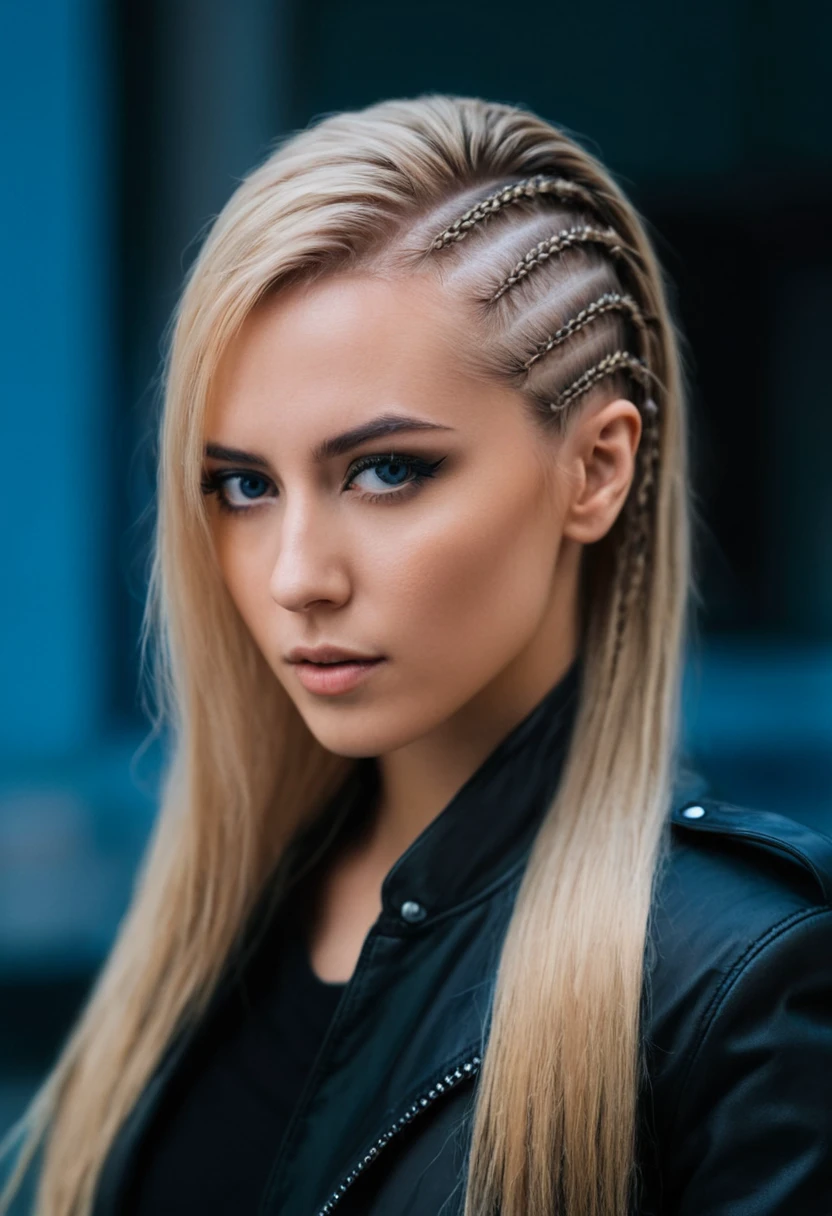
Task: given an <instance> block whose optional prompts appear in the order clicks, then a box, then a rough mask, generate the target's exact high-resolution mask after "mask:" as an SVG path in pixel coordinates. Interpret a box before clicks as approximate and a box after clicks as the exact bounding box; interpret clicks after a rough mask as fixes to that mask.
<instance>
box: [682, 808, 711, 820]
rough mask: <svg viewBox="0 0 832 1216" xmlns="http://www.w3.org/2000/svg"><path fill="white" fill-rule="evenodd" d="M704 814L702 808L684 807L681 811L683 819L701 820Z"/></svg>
mask: <svg viewBox="0 0 832 1216" xmlns="http://www.w3.org/2000/svg"><path fill="white" fill-rule="evenodd" d="M704 814H705V808H704V806H686V807H685V809H684V810H683V811H682V818H683V819H701V818H702V816H703V815H704Z"/></svg>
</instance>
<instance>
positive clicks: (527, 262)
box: [489, 224, 635, 304]
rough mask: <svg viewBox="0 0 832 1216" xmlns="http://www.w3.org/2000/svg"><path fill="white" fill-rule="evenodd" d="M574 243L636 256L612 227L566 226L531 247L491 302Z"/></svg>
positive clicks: (615, 254)
mask: <svg viewBox="0 0 832 1216" xmlns="http://www.w3.org/2000/svg"><path fill="white" fill-rule="evenodd" d="M573 245H603V246H604V247H605V248H606V249H608V250H609V251H610V253H611V254H612V256H613V257H624V258H627V257H634V256H635V254H634V253H633V251H631V250H627V249H625V247H624V245H623V244H622V241H621V237H620V236H619V235H618V233H617V232H615V231H614V230H613V229H612V228H593V227H592V225H591V224H578V225H575V226H574V227H572V228H565V229H564V230H563V231H562V232H556V233H555V235H554V236H550V237H547V239H546V240H545V241H540V242H539V243H538V244H537V245H535V247H534V249H530V250H529V252H528V253H527V254H525V255H524V256H523V257H522V258H521V259H520V261H519V262H518V263H517V265H516V266H515V267H514V268H513V269H512V271H511V273H510V274H509V275H508V276H507V277H506V278H505V279H504V280H503V282H502V283H501V284H500V286H499V287H498V288H497V290H496V291H495V292H494V294H493V295H492V296H491V299H490V301H489V302H490V303H491V304H494V303H495V302H496V301H497V300H499V299H500V297H501V296H503V295H505V293H506V292H507V291H510V289H511V288H512V287H514V285H515V284H516V283H519V282H520V281H521V279H525V277H526V276H527V275H528V274H530V273H531V271H532V270H534V268H535V267H536V266H539V265H540V264H541V263H542V262H545V261H546V260H547V259H548V258H551V257H553V256H554V255H555V254H558V253H563V252H564V250H566V249H571V248H572V246H573Z"/></svg>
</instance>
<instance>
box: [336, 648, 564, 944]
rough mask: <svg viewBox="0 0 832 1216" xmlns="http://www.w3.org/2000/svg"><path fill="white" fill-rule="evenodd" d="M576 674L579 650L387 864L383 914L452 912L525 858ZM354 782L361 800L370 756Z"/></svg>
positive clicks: (373, 772) (544, 801)
mask: <svg viewBox="0 0 832 1216" xmlns="http://www.w3.org/2000/svg"><path fill="white" fill-rule="evenodd" d="M580 677H581V659H580V656H579V657H578V658H576V659H575V660H574V661H573V663H572V665H571V666H570V667H569V669H568V670H567V671H566V672H565V673H564V675H563V676H562V677H561V678H560V679H559V680H558V682H557V683H556V684H555V685H553V687H551V688H550V689H549V691H548V692H547V693H546V694H545V696H543V697H542V699H541V700H540V701H539V702H538V703H537V705H535V706H534V707H533V709H532V710H531V711H530V712H529V713H528V714H527V715H526V716H525V717H524V718H523V719H522V720H521V721H520V722H519V723H518V724H517V725H516V726H515V727H514V728H513V729H512V730H511V731H510V733H509V734H508V735H506V736H505V737H504V738H503V739H502V740H501V742H500V743H499V744H497V746H496V747H495V748H494V749H493V750H492V751H491V752H490V753H489V755H488V756H487V757H486V759H485V760H484V761H483V762H482V763H481V764H480V766H479V767H478V768H477V769H476V771H475V772H474V773H473V774H472V775H471V777H469V779H468V780H467V781H466V782H465V784H464V785H463V786H462V787H461V788H460V789H459V790H458V791H457V793H456V794H455V795H454V796H453V797H452V798H451V800H450V802H449V803H448V804H447V805H446V806H445V808H444V809H443V810H442V811H441V812H440V814H439V815H438V816H437V817H436V818H435V819H433V820H432V821H431V823H430V824H428V826H427V827H426V828H425V829H424V831H422V832H421V833H420V835H419V836H418V837H417V838H416V840H414V841H413V843H412V844H411V845H410V847H409V848H408V849H407V850H406V851H405V852H404V853H403V854H402V856H401V857H400V858H399V859H398V861H397V862H396V863H395V864H394V865H393V867H392V869H391V870H390V871H389V873H388V874H387V876H386V878H385V880H384V883H383V884H382V889H381V899H382V915H383V917H384V918H385V920H388V921H395V922H396V923H397V924H398V925H401V924H402V919H404V920H405V922H407V920H408V916H407V913H408V911H410V912H411V914H412V913H413V912H414V907H416V908H418V909H419V910H421V911H417V912H416V916H418V918H419V922H420V923H424V922H425V921H426V920H427V919H429V918H430V919H432V918H433V917H436V916H440V915H442V914H444V913H447V912H450V911H451V910H453V909H454V908H455V907H457V906H459V905H460V904H463V903H465V902H467V901H468V900H470V899H474V898H476V897H477V896H478V895H479V894H481V893H482V892H484V891H485V890H486V889H487V888H489V887H490V886H491V885H492V884H493V883H494V882H496V881H499V880H500V878H502V877H503V876H504V875H506V874H507V873H508V872H509V871H511V870H512V869H513V868H514V867H515V866H516V865H517V864H519V863H520V862H521V861H522V860H523V859H524V857H525V856H526V854H527V853H528V851H529V849H530V847H531V844H532V841H533V838H534V835H535V833H536V830H537V828H538V827H539V825H540V822H541V819H542V817H543V815H544V814H545V812H546V809H547V807H548V805H549V803H550V801H551V798H552V796H553V795H554V793H555V790H556V789H557V785H558V782H559V779H560V774H561V769H562V766H563V761H564V759H565V756H566V751H567V745H568V742H569V738H570V736H571V732H572V727H573V725H574V720H575V711H576V709H577V705H578V700H579V690H580ZM359 781H360V782H363V790H364V798H365V805H367V804H368V803H369V802H371V800H372V797H373V795H374V793H375V792H376V790H377V788H378V770H377V767H376V763H375V761H364V762H361V769H360V775H359ZM403 908H405V914H404V916H403V915H402V909H403Z"/></svg>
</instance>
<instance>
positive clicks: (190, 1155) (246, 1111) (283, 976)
mask: <svg viewBox="0 0 832 1216" xmlns="http://www.w3.org/2000/svg"><path fill="white" fill-rule="evenodd" d="M304 910H305V889H300V890H299V891H298V893H297V894H296V895H295V896H294V897H293V898H292V900H291V903H290V904H289V905H288V906H287V908H286V911H287V912H289V915H286V916H282V917H281V918H280V920H279V922H277V923H276V925H275V926H274V927H273V928H272V929H271V931H270V932H269V933H268V934H267V935H266V936H265V937H264V938H263V940H262V942H261V943H260V944H259V946H258V949H257V952H256V954H255V956H254V958H253V961H252V962H251V964H250V965H248V966H247V968H246V969H245V970H244V971H242V972H241V973H240V975H239V976H238V978H237V979H236V980H235V982H234V984H233V987H232V988H231V990H230V992H229V996H228V998H227V1000H226V1001H225V1002H224V1003H223V1006H222V1008H221V1009H219V1010H218V1011H217V1012H216V1013H215V1014H214V1016H213V1017H212V1018H211V1019H210V1020H209V1021H208V1022H207V1023H206V1025H205V1026H204V1027H203V1029H202V1031H201V1033H200V1035H199V1037H198V1039H197V1040H196V1041H195V1042H194V1044H193V1045H192V1047H191V1049H190V1051H189V1053H188V1056H187V1057H186V1061H185V1064H184V1067H183V1068H182V1069H181V1070H180V1071H179V1073H178V1074H177V1077H176V1079H175V1082H174V1084H173V1085H172V1086H171V1088H170V1090H169V1091H168V1093H167V1094H166V1095H165V1101H164V1102H163V1103H162V1105H161V1106H160V1108H159V1110H158V1112H157V1117H156V1119H155V1120H154V1122H153V1123H152V1125H151V1126H150V1129H149V1134H148V1136H147V1137H146V1138H145V1140H144V1141H143V1143H142V1148H141V1152H140V1157H139V1162H138V1168H137V1171H136V1182H135V1184H134V1187H133V1188H132V1193H131V1196H130V1204H129V1208H128V1211H129V1213H130V1216H160V1214H163V1213H168V1212H169V1213H171V1216H172V1214H173V1213H176V1214H177V1216H181V1213H183V1212H199V1213H200V1216H213V1214H214V1213H217V1214H220V1213H222V1214H223V1216H227V1214H228V1213H230V1212H233V1213H235V1216H236V1214H238V1213H239V1216H245V1214H246V1213H252V1214H253V1213H256V1212H257V1209H258V1206H259V1204H260V1201H261V1198H262V1195H263V1192H264V1190H265V1187H266V1183H267V1180H268V1177H269V1172H270V1170H271V1167H272V1163H273V1161H274V1159H275V1156H276V1154H277V1150H278V1149H279V1147H280V1142H281V1140H282V1139H283V1135H284V1133H285V1131H286V1127H287V1125H288V1123H289V1119H290V1117H291V1115H292V1112H293V1110H294V1108H295V1106H296V1104H297V1101H298V1099H299V1097H300V1095H301V1092H302V1090H303V1086H304V1083H305V1081H306V1078H307V1075H308V1073H309V1070H310V1068H311V1067H312V1064H313V1062H314V1059H315V1056H316V1054H317V1052H318V1048H319V1047H320V1045H321V1042H322V1041H323V1038H324V1035H325V1033H326V1029H327V1026H328V1025H329V1022H330V1020H331V1018H332V1015H333V1013H334V1012H335V1008H336V1006H337V1004H338V1001H339V999H340V997H341V993H342V992H343V990H344V988H345V986H346V985H344V984H328V983H324V981H323V980H321V979H319V978H318V976H317V975H316V974H315V972H314V971H313V970H312V967H311V965H310V963H309V957H308V954H307V949H306V943H305V940H304V938H303V935H302V928H301V927H302V926H303V925H304V924H305V923H306V917H305V915H304Z"/></svg>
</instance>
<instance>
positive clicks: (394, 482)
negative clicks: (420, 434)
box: [346, 452, 445, 498]
mask: <svg viewBox="0 0 832 1216" xmlns="http://www.w3.org/2000/svg"><path fill="white" fill-rule="evenodd" d="M444 459H445V458H444V456H443V457H442V458H441V459H440V460H433V461H429V460H422V459H421V457H419V456H400V455H398V454H396V453H393V452H391V453H390V454H389V455H385V456H362V457H361V458H360V459H359V460H356V461H355V463H354V464H353V465H352V467H351V469H350V471H349V474H348V477H347V484H346V488H348V487H349V486H352V485H356V486H358V487H359V489H361V490H364V491H369V494H370V497H372V498H382V497H387V496H389V495H390V494H393V493H395V492H396V491H397V490H399V489H401V488H403V487H404V486H415V485H418V484H420V483H421V482H423V481H424V480H425V479H426V478H428V477H433V476H434V475H435V474H436V470H437V469H438V468H439V466H440V465H441V464H442V461H443V460H444Z"/></svg>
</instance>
